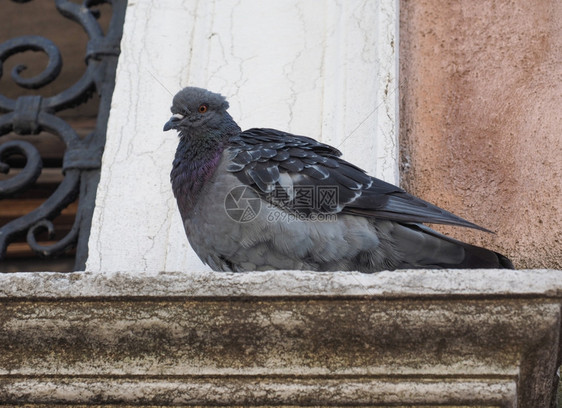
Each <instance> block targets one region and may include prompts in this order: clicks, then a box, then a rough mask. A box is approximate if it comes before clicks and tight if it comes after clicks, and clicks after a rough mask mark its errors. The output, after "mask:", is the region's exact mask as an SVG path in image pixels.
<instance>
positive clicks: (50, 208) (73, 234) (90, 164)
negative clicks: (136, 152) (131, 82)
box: [0, 0, 127, 270]
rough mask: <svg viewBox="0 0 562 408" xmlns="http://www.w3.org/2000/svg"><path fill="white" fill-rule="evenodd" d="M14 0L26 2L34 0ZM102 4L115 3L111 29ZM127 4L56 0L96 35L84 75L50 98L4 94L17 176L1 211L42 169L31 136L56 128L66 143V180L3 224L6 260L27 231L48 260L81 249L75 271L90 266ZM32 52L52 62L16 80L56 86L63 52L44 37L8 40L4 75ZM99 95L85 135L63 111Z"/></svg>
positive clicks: (4, 145) (2, 47)
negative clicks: (59, 223)
mask: <svg viewBox="0 0 562 408" xmlns="http://www.w3.org/2000/svg"><path fill="white" fill-rule="evenodd" d="M13 1H16V2H18V3H24V2H27V1H29V0H24V1H22V0H13ZM41 1H43V0H41ZM101 3H110V4H111V13H112V15H111V20H110V23H109V28H108V29H107V32H106V33H105V34H104V32H103V30H102V28H101V27H100V25H99V23H98V21H97V18H96V17H97V15H98V10H96V9H95V7H96V6H98V5H100V4H101ZM126 3H127V2H126V0H111V1H109V0H105V1H104V0H101V1H100V0H85V1H84V2H83V4H81V5H80V4H76V3H74V2H71V1H68V0H55V1H54V6H56V9H57V10H58V12H59V13H60V14H62V16H64V17H66V18H68V19H70V20H72V21H74V22H76V23H78V24H79V25H80V26H81V27H82V28H83V29H84V31H85V32H86V34H87V36H88V44H87V47H86V50H85V61H86V68H85V71H84V73H83V75H82V77H81V78H80V79H79V80H78V81H76V82H74V83H73V84H72V85H71V86H70V87H68V88H67V89H65V90H63V91H62V92H59V93H57V94H56V95H54V96H48V97H45V96H41V95H23V96H19V97H17V98H15V99H12V98H9V97H7V96H4V95H3V92H2V91H1V90H0V113H1V115H0V172H2V173H6V174H8V176H9V177H7V178H6V177H4V179H3V180H0V212H1V211H2V199H5V198H9V197H11V196H13V195H14V194H17V193H18V192H22V191H24V190H26V189H28V188H29V187H30V186H32V185H33V184H34V183H35V181H36V180H37V178H38V177H39V175H40V174H41V172H42V168H43V165H42V158H41V155H40V153H39V151H38V149H37V148H36V146H34V145H33V144H32V143H30V142H29V141H27V140H25V137H26V136H27V135H36V134H38V133H39V132H48V133H50V134H54V135H57V136H58V137H59V138H60V139H61V140H62V141H63V142H64V146H65V152H64V156H63V161H62V172H63V175H64V177H63V178H62V181H61V182H60V184H59V185H58V187H57V188H56V190H55V191H54V192H53V193H52V194H51V195H50V196H49V197H48V198H47V199H46V200H45V201H44V202H43V203H42V204H41V205H40V206H39V207H38V208H35V209H34V210H32V211H31V212H29V213H27V214H25V215H23V216H21V217H18V218H16V219H13V220H11V221H9V222H8V223H6V224H5V225H0V260H2V259H3V258H4V257H5V256H6V250H7V248H8V245H9V244H10V243H11V242H13V241H14V240H15V239H17V238H21V237H22V236H26V241H27V243H28V244H29V246H30V247H31V249H32V250H33V251H34V252H36V253H37V254H40V255H41V256H44V257H51V256H57V255H59V254H61V253H63V252H65V251H67V250H68V249H69V248H74V247H75V248H76V258H75V264H74V265H75V266H74V269H75V270H82V269H83V268H84V265H85V261H86V258H87V252H88V248H87V241H88V237H89V232H90V226H91V219H92V213H93V209H94V201H95V195H96V188H97V185H98V181H99V173H100V167H101V156H102V152H103V149H104V145H105V138H106V127H107V119H108V115H109V108H110V102H111V96H112V93H113V88H114V83H115V69H116V66H117V58H118V55H119V52H120V49H119V44H120V40H121V35H122V29H123V20H124V15H125V8H126ZM18 7H21V6H18ZM29 50H32V51H39V52H42V53H44V54H46V55H47V57H48V64H47V67H46V68H45V69H44V70H43V71H42V72H40V73H39V74H38V75H35V76H33V77H30V78H24V77H23V76H22V75H21V73H22V71H24V70H25V69H26V66H24V65H16V66H15V67H14V69H13V70H12V72H11V77H12V79H13V81H14V82H15V83H16V84H17V85H18V86H19V87H21V88H26V89H34V90H35V89H39V88H42V87H44V86H45V85H47V84H49V83H51V82H52V81H53V80H54V79H55V78H57V76H58V75H59V73H60V72H61V68H62V59H61V54H60V51H59V49H58V48H57V46H56V45H55V44H54V43H53V42H51V41H50V40H49V39H47V38H45V37H43V36H36V35H25V36H21V37H17V38H13V39H10V40H8V41H6V42H4V43H2V44H0V78H1V76H2V74H3V70H2V68H3V64H4V63H5V61H6V60H7V59H8V58H9V57H11V56H12V55H14V54H17V53H22V52H25V51H29ZM94 92H97V93H98V95H99V109H98V116H97V120H96V125H95V129H94V130H93V131H92V132H91V133H90V134H88V135H87V136H85V137H83V138H81V137H79V136H78V134H77V132H76V130H75V129H73V128H72V127H71V125H70V124H69V123H68V122H67V121H65V120H64V119H62V118H61V117H60V116H59V113H60V112H62V111H65V110H68V109H71V108H74V107H76V106H78V105H81V104H83V103H84V102H86V100H88V99H89V98H90V97H91V96H92V94H93V93H94ZM9 133H12V134H14V133H15V134H17V135H21V136H22V138H20V139H18V140H9V141H2V136H4V135H7V134H9ZM12 156H20V157H21V156H23V157H24V158H25V161H24V163H25V164H24V165H23V167H22V168H20V169H12V168H11V167H13V166H11V165H10V157H12ZM11 170H13V171H11ZM11 174H13V175H11ZM77 199H78V207H77V210H76V217H75V219H74V223H73V225H72V227H71V229H70V231H69V232H68V233H67V234H66V235H65V236H64V237H62V238H61V239H59V240H58V241H55V242H54V243H49V244H48V245H45V244H43V243H40V242H38V239H37V236H38V233H39V232H43V233H44V232H45V231H47V232H48V233H49V235H52V234H53V232H54V229H55V227H54V224H53V220H54V219H55V218H56V217H57V216H58V215H59V214H60V212H61V211H62V210H63V209H64V208H65V207H67V206H68V205H69V204H70V203H72V202H74V201H76V200H77Z"/></svg>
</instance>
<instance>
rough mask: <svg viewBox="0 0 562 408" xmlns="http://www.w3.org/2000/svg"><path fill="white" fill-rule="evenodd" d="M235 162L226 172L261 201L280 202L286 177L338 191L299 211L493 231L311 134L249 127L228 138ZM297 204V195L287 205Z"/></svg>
mask: <svg viewBox="0 0 562 408" xmlns="http://www.w3.org/2000/svg"><path fill="white" fill-rule="evenodd" d="M227 148H228V150H229V151H230V153H231V157H232V162H231V164H230V165H229V166H228V167H227V170H228V171H230V172H232V173H233V174H234V175H236V177H237V178H238V179H239V180H240V182H242V183H244V184H246V185H249V186H252V187H254V188H255V189H256V191H258V192H259V193H260V194H261V195H262V197H263V198H264V199H266V200H268V201H270V202H273V203H275V204H278V201H275V199H274V194H272V193H275V192H281V189H282V175H284V176H285V177H287V176H288V177H290V180H291V184H292V186H293V188H294V189H295V190H296V189H299V188H301V189H304V188H310V187H315V188H316V187H322V186H323V187H325V188H329V187H330V188H335V189H336V190H337V194H336V197H335V201H332V202H331V203H322V204H321V205H316V206H310V207H309V208H302V207H298V208H297V211H299V212H304V213H310V212H327V213H342V214H354V215H360V216H364V217H373V218H380V219H387V220H392V221H398V222H401V223H438V224H451V225H459V226H463V227H470V228H475V229H479V230H483V231H488V230H486V229H485V228H482V227H480V226H478V225H476V224H474V223H471V222H469V221H466V220H464V219H463V218H460V217H458V216H456V215H454V214H452V213H450V212H448V211H445V210H443V209H441V208H439V207H437V206H435V205H433V204H430V203H428V202H427V201H424V200H422V199H419V198H417V197H414V196H413V195H411V194H408V193H407V192H406V191H404V190H402V189H401V188H399V187H397V186H395V185H392V184H389V183H386V182H384V181H382V180H379V179H377V178H374V177H371V176H369V175H367V174H366V173H365V171H363V170H362V169H360V168H359V167H357V166H354V165H353V164H351V163H349V162H347V161H345V160H343V159H342V158H341V152H340V151H339V150H338V149H336V148H334V147H332V146H329V145H326V144H324V143H320V142H318V141H316V140H314V139H312V138H309V137H306V136H297V135H293V134H290V133H286V132H281V131H278V130H275V129H249V130H246V131H244V132H242V133H240V134H238V135H236V136H234V137H232V138H231V139H230V140H229V145H228V146H227ZM283 206H284V208H287V207H291V206H293V207H294V208H296V206H295V197H290V198H289V199H287V201H286V202H284V203H283Z"/></svg>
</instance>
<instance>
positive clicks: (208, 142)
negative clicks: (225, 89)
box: [164, 87, 513, 273]
mask: <svg viewBox="0 0 562 408" xmlns="http://www.w3.org/2000/svg"><path fill="white" fill-rule="evenodd" d="M228 107H229V104H228V102H227V100H226V98H225V97H223V96H222V95H220V94H218V93H213V92H210V91H208V90H206V89H203V88H197V87H187V88H184V89H182V90H181V91H179V92H178V93H177V94H176V95H175V96H174V98H173V103H172V107H171V111H172V114H173V115H172V117H171V118H170V119H169V120H168V122H166V124H165V125H164V131H168V130H172V129H173V130H176V131H177V132H178V133H179V144H178V147H177V150H176V153H175V158H174V161H173V165H172V170H171V174H170V180H171V184H172V190H173V193H174V196H175V198H176V200H177V205H178V209H179V212H180V215H181V218H182V221H183V226H184V229H185V233H186V235H187V238H188V240H189V243H190V245H191V246H192V248H193V249H194V251H195V252H196V253H197V255H198V256H199V258H200V259H201V260H202V261H203V262H204V263H205V264H207V265H209V266H210V267H211V268H212V269H213V270H215V271H232V272H243V271H261V270H276V269H285V270H310V271H359V272H364V273H373V272H378V271H383V270H396V269H410V268H508V269H513V265H512V263H511V262H510V260H509V259H508V258H506V257H505V256H503V255H501V254H499V253H497V252H493V251H491V250H488V249H485V248H481V247H478V246H474V245H470V244H467V243H464V242H461V241H458V240H455V239H452V238H450V237H448V236H446V235H443V234H441V233H438V232H437V231H434V230H432V229H431V228H429V227H427V226H426V225H424V223H438V224H450V225H456V226H461V227H469V228H475V229H479V230H483V231H488V230H486V229H485V228H482V227H479V226H478V225H476V224H473V223H471V222H469V221H466V220H464V219H462V218H460V217H458V216H456V215H454V214H452V213H450V212H448V211H446V210H443V209H441V208H439V207H437V206H435V205H433V204H430V203H429V202H426V201H424V200H422V199H420V198H417V197H415V196H413V195H411V194H408V193H407V192H406V191H405V190H403V189H401V188H399V187H397V186H395V185H393V184H389V183H387V182H384V181H382V180H379V179H377V178H375V177H371V176H369V175H368V174H366V172H365V171H363V170H362V169H361V168H359V167H357V166H355V165H353V164H352V163H350V162H348V161H346V160H344V159H343V158H342V157H341V156H342V153H341V152H340V151H339V150H338V149H336V148H335V147H332V146H330V145H327V144H324V143H321V142H319V141H317V140H315V139H313V138H310V137H306V136H298V135H294V134H290V133H287V132H283V131H280V130H275V129H267V128H253V129H249V130H245V131H242V130H241V129H240V127H239V126H238V125H237V124H236V122H235V121H234V119H233V118H232V117H231V116H230V114H229V113H228V112H227V109H228ZM488 232H489V231H488Z"/></svg>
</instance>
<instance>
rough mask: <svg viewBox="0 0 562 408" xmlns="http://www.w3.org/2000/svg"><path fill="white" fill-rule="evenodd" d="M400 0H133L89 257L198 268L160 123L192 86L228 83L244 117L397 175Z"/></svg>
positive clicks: (118, 264) (156, 267) (100, 266)
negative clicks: (173, 102)
mask: <svg viewBox="0 0 562 408" xmlns="http://www.w3.org/2000/svg"><path fill="white" fill-rule="evenodd" d="M397 15H398V9H397V1H396V0H377V1H373V0H325V1H313V0H306V1H303V0H285V1H277V0H267V1H263V0H239V1H230V0H221V1H218V0H216V1H207V2H199V1H195V0H190V1H183V2H180V1H177V0H143V1H130V2H129V5H128V8H127V15H126V19H125V27H124V34H123V40H122V47H121V48H122V52H121V56H120V59H119V66H118V70H117V84H116V88H115V92H114V95H113V101H112V108H111V115H110V119H109V126H108V135H107V144H106V148H105V152H104V157H103V166H102V174H101V180H100V184H99V187H98V193H97V200H96V209H95V213H94V219H93V225H92V232H91V236H90V242H89V252H90V256H89V259H88V262H87V267H86V268H87V270H91V271H139V270H142V271H161V270H168V271H172V270H173V271H178V270H181V271H183V270H185V271H189V270H203V269H206V267H205V266H203V264H202V263H201V262H200V261H199V260H198V258H197V257H196V255H195V254H194V253H193V251H191V249H190V248H189V245H188V243H187V239H186V238H185V235H184V232H183V229H182V224H181V221H180V217H179V214H178V211H177V209H176V204H175V201H174V199H173V195H172V192H171V188H170V184H169V172H170V169H171V163H172V158H173V154H174V150H175V147H176V145H177V137H176V136H175V135H174V134H172V133H163V132H162V126H163V124H164V122H165V121H166V120H167V119H168V117H169V116H170V112H169V107H170V105H171V99H172V95H170V93H172V94H174V93H176V92H177V91H178V90H179V89H181V88H182V87H184V86H187V85H193V86H201V87H206V88H208V89H210V90H212V91H215V92H220V93H222V94H223V95H225V96H227V97H228V99H229V102H230V105H231V108H230V113H231V114H232V116H233V117H234V118H235V119H236V120H237V121H238V123H239V125H240V126H241V127H242V128H243V129H247V128H249V127H274V128H278V129H280V130H285V131H290V132H293V133H297V134H302V135H307V136H311V137H314V138H317V139H320V140H322V141H323V142H326V143H329V144H332V145H334V146H337V147H338V148H339V149H341V150H342V151H343V152H344V157H345V158H347V159H348V160H350V161H352V162H353V163H355V164H358V165H360V166H361V167H363V168H364V169H365V170H367V171H368V172H369V173H370V174H372V175H375V176H377V177H381V178H383V179H385V180H388V181H390V182H393V183H396V182H397V181H398V167H397V160H398V152H397V148H398V147H397V143H396V140H397V132H396V129H397V119H398V118H397V113H396V112H397V103H396V101H397V87H398V81H397V65H396V59H397V55H396V52H397V44H398V38H397V36H396V33H397Z"/></svg>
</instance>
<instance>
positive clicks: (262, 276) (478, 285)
mask: <svg viewBox="0 0 562 408" xmlns="http://www.w3.org/2000/svg"><path fill="white" fill-rule="evenodd" d="M240 296H243V297H305V298H308V297H314V298H323V297H325V298H333V297H334V296H336V297H342V296H343V297H365V296H366V297H376V298H388V299H390V298H411V297H415V298H420V297H424V298H425V297H443V296H445V297H478V298H481V297H498V296H499V297H503V296H507V297H513V296H516V297H529V296H531V297H532V296H539V297H550V298H562V271H556V270H548V269H540V270H516V271H513V270H505V269H498V270H496V269H468V270H459V269H452V270H403V271H394V272H387V271H385V272H379V273H375V274H363V273H359V272H307V271H269V272H245V273H228V272H191V273H185V272H107V273H98V272H74V273H57V272H39V273H29V272H21V273H9V274H2V273H0V299H3V298H10V299H24V298H41V299H48V298H57V299H61V298H105V297H129V298H131V297H149V298H154V297H165V298H175V297H182V298H199V297H201V298H214V297H219V298H225V297H240Z"/></svg>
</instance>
